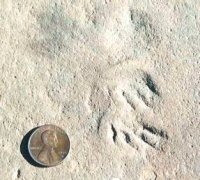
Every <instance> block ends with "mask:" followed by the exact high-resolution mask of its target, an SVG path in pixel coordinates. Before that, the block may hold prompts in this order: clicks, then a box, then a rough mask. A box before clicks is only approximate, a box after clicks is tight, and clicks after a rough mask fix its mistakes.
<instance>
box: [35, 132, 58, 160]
mask: <svg viewBox="0 0 200 180" xmlns="http://www.w3.org/2000/svg"><path fill="white" fill-rule="evenodd" d="M41 139H42V143H43V144H44V146H43V148H42V150H41V151H40V153H39V154H38V160H40V161H41V162H43V163H47V164H51V163H52V162H58V161H59V160H60V157H59V155H58V153H57V152H56V150H55V148H56V147H57V145H58V137H57V134H56V132H55V131H52V130H46V131H44V132H43V133H42V134H41Z"/></svg>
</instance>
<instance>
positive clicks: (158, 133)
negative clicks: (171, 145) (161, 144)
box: [143, 124, 169, 139]
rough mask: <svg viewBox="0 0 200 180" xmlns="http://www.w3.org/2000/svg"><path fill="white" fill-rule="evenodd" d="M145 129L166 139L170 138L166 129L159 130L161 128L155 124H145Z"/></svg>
mask: <svg viewBox="0 0 200 180" xmlns="http://www.w3.org/2000/svg"><path fill="white" fill-rule="evenodd" d="M143 129H146V130H147V131H149V132H151V133H152V134H155V135H158V136H160V137H162V138H165V139H168V138H169V137H168V135H167V132H166V131H164V130H162V129H161V130H159V129H156V128H155V127H153V126H149V125H146V124H143Z"/></svg>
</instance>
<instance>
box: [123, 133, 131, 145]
mask: <svg viewBox="0 0 200 180" xmlns="http://www.w3.org/2000/svg"><path fill="white" fill-rule="evenodd" d="M123 133H124V135H125V140H126V142H127V143H128V144H129V143H130V142H131V138H130V135H129V134H128V133H127V132H123Z"/></svg>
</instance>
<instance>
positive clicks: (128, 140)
mask: <svg viewBox="0 0 200 180" xmlns="http://www.w3.org/2000/svg"><path fill="white" fill-rule="evenodd" d="M122 133H123V135H124V140H125V142H126V143H127V144H128V145H130V146H131V147H132V148H134V149H136V150H138V149H139V146H138V145H137V144H136V143H134V142H133V137H131V135H130V134H129V133H128V132H126V131H122Z"/></svg>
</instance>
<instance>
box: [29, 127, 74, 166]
mask: <svg viewBox="0 0 200 180" xmlns="http://www.w3.org/2000/svg"><path fill="white" fill-rule="evenodd" d="M44 126H54V127H57V128H58V129H61V130H62V131H63V132H64V133H65V134H66V136H67V139H68V141H69V150H68V153H67V154H66V156H65V157H64V159H65V158H66V157H67V156H68V154H69V152H70V148H71V142H70V140H69V137H68V135H67V133H66V132H65V131H64V130H63V129H62V128H60V127H58V126H56V125H53V124H44V125H41V126H38V127H37V129H36V130H35V131H34V132H33V133H32V134H31V136H30V137H29V140H28V152H29V154H30V156H31V158H32V159H33V160H34V161H35V162H36V163H38V164H40V165H42V166H44V167H53V166H57V165H59V164H61V163H62V162H63V160H64V159H63V160H62V161H60V162H58V163H55V164H52V165H47V164H44V163H42V162H40V161H38V160H37V159H36V158H35V157H34V155H33V154H32V152H31V148H30V143H31V139H32V137H33V135H34V134H35V133H37V131H39V129H40V128H42V127H44Z"/></svg>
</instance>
